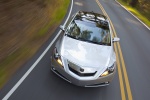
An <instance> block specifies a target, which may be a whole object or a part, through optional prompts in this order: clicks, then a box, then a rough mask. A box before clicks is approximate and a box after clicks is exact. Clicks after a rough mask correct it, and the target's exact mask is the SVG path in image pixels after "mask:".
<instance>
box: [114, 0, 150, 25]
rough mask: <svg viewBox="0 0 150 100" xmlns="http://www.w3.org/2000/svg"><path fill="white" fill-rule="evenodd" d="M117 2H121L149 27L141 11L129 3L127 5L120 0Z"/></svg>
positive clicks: (149, 22)
mask: <svg viewBox="0 0 150 100" xmlns="http://www.w3.org/2000/svg"><path fill="white" fill-rule="evenodd" d="M117 1H118V2H119V3H121V4H122V5H123V6H124V7H125V8H126V9H128V10H129V11H130V12H131V13H133V14H134V15H135V16H136V17H138V18H139V19H140V20H141V21H142V22H143V23H145V24H146V25H147V26H148V27H150V21H149V20H148V18H147V17H146V16H144V14H143V13H142V12H140V11H139V10H137V9H136V8H133V7H131V6H129V5H127V4H126V3H125V2H123V1H122V0H117Z"/></svg>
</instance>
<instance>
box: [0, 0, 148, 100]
mask: <svg viewBox="0 0 150 100" xmlns="http://www.w3.org/2000/svg"><path fill="white" fill-rule="evenodd" d="M70 8H72V9H71V16H72V15H73V14H74V13H75V12H77V11H79V10H84V11H94V12H98V13H103V14H105V15H108V16H109V18H110V19H111V21H112V29H113V28H114V35H115V36H118V37H119V38H121V40H120V43H116V44H115V50H116V54H117V55H118V63H117V64H118V72H117V73H116V75H115V77H114V80H113V81H112V82H111V83H110V85H109V86H106V87H98V88H84V87H78V86H75V85H72V84H70V83H67V82H66V81H64V80H62V79H61V78H59V77H58V76H56V75H55V74H54V73H52V72H51V70H50V55H51V54H52V50H53V48H54V44H55V42H54V43H53V42H52V41H53V39H54V38H55V37H56V35H57V36H58V33H60V32H59V28H58V29H57V30H56V31H55V32H54V34H53V35H52V37H50V38H49V40H48V41H47V42H46V43H45V44H44V45H43V46H42V47H41V49H40V50H39V51H38V52H37V54H36V55H35V56H34V57H33V58H32V59H30V60H29V61H28V62H27V63H26V64H25V65H24V66H23V67H22V68H21V69H20V70H18V72H17V73H16V74H15V75H14V76H13V77H12V79H10V81H9V82H8V83H7V84H6V85H5V86H4V88H3V89H1V90H0V100H1V99H4V100H5V99H6V98H8V99H9V100H132V99H133V100H149V98H150V95H149V94H150V85H149V83H150V78H149V76H150V72H149V71H150V67H149V66H150V53H149V52H150V45H149V39H150V31H149V30H148V29H147V28H146V27H145V26H144V25H143V24H141V23H140V22H139V21H138V20H137V19H135V18H134V17H133V16H132V15H131V14H129V13H128V12H127V11H126V10H125V9H123V8H122V7H121V6H120V5H119V4H118V3H116V2H115V1H114V0H74V1H73V6H71V5H70ZM69 11H70V9H69V10H68V14H67V15H66V18H65V19H64V21H63V23H64V22H65V20H66V19H67V17H68V15H69V14H70V13H69ZM105 11H106V13H105ZM59 36H61V33H60V35H59ZM49 44H52V45H51V47H50V49H48V51H47V52H45V53H46V54H44V55H43V57H42V56H41V54H42V53H43V52H44V51H45V49H46V48H47V47H48V46H49ZM120 47H121V48H120ZM122 55H123V56H122ZM39 57H41V60H40V59H38V58H39ZM37 59H38V63H35V62H36V61H37ZM33 64H34V65H33ZM31 66H35V67H33V70H32V71H31V70H30V71H31V73H29V75H27V77H26V78H25V77H22V76H23V75H24V74H25V73H26V72H27V71H29V68H31ZM26 74H28V73H26ZM20 79H21V80H20ZM22 79H24V80H22ZM19 80H20V81H19ZM18 81H19V82H20V84H19V82H18ZM17 82H18V83H17ZM16 83H17V84H19V85H16V86H15V84H16ZM14 86H15V87H14ZM10 90H11V91H10ZM4 97H5V98H4Z"/></svg>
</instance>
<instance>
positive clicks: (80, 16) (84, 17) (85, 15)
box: [75, 11, 109, 28]
mask: <svg viewBox="0 0 150 100" xmlns="http://www.w3.org/2000/svg"><path fill="white" fill-rule="evenodd" d="M75 20H81V21H91V22H96V23H98V24H99V25H102V26H104V27H107V28H109V22H108V20H107V17H106V16H105V15H102V14H98V13H94V12H93V11H92V12H86V11H79V12H77V14H76V16H75Z"/></svg>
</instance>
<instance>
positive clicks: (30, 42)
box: [0, 0, 70, 89]
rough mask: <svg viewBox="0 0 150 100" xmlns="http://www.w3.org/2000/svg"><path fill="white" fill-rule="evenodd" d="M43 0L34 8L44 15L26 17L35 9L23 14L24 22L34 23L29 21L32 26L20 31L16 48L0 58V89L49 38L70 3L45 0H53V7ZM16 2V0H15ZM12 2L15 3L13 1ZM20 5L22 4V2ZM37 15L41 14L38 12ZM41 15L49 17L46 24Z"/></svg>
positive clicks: (65, 0) (61, 0) (64, 0)
mask: <svg viewBox="0 0 150 100" xmlns="http://www.w3.org/2000/svg"><path fill="white" fill-rule="evenodd" d="M36 1H38V0H36ZM36 1H35V0H30V2H31V3H34V2H36ZM45 1H46V0H45ZM45 1H44V4H42V6H41V3H37V4H38V6H39V5H40V6H39V7H42V8H40V9H39V7H38V8H36V9H38V10H42V11H41V12H44V11H45V13H43V14H45V15H42V17H40V16H38V18H39V19H38V20H33V19H32V20H30V19H27V17H29V18H31V17H32V16H34V13H35V12H36V10H35V11H33V12H31V14H28V16H25V18H26V19H27V20H25V22H27V21H28V20H29V22H31V21H35V23H34V22H31V23H30V26H32V27H28V28H27V29H28V30H27V29H26V30H25V32H24V34H23V33H21V34H23V35H24V37H23V38H22V41H20V42H21V43H18V44H20V45H18V48H17V49H16V50H15V51H13V52H12V53H10V54H9V55H7V56H6V57H4V58H3V59H2V60H0V89H1V88H2V87H3V86H4V85H5V84H6V83H7V81H8V80H9V79H10V78H11V76H12V75H13V74H14V73H15V72H16V71H17V70H18V69H19V68H21V66H22V65H23V64H24V63H25V62H26V61H27V60H29V59H30V58H31V57H32V56H33V55H34V54H35V53H36V52H37V50H38V49H39V48H40V47H41V45H42V44H43V43H44V42H45V41H46V40H47V39H48V38H49V36H51V34H52V33H53V32H54V30H55V29H56V28H57V27H58V25H59V24H60V22H61V21H62V19H63V18H64V16H65V14H66V13H67V9H68V7H69V3H70V0H58V1H53V0H47V1H46V3H52V2H55V3H53V4H51V5H52V6H53V7H50V6H47V4H46V3H45ZM16 2H17V0H16ZM20 2H21V3H22V0H20ZM14 4H16V3H14ZM22 5H24V4H22ZM25 6H26V5H25ZM15 7H16V6H15ZM29 7H30V6H29ZM36 7H37V5H36ZM15 9H17V8H15ZM23 10H26V9H24V8H23ZM17 11H18V10H17ZM47 12H48V13H47ZM27 13H29V12H28V11H27ZM32 13H33V14H32ZM24 15H27V14H24ZM39 15H41V14H39ZM36 16H37V15H36ZM43 16H48V17H45V18H48V19H50V20H48V22H47V23H46V24H45V23H44V24H43V22H44V21H43V20H45V18H43ZM49 17H50V18H49ZM25 18H24V19H25ZM46 21H47V20H46ZM5 23H7V22H5ZM19 25H20V24H19ZM7 27H8V26H7ZM49 30H50V31H49ZM15 32H17V31H14V33H15ZM0 35H1V34H0ZM16 35H17V34H16ZM16 35H15V36H11V37H10V38H13V37H16ZM18 35H19V32H18ZM19 38H20V37H19ZM17 39H18V38H17ZM4 46H5V44H4ZM0 50H1V49H0Z"/></svg>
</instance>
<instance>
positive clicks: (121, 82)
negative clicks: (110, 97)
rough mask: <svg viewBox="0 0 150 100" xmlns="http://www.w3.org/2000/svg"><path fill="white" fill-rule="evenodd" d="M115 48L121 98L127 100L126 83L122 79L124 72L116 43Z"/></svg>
mask: <svg viewBox="0 0 150 100" xmlns="http://www.w3.org/2000/svg"><path fill="white" fill-rule="evenodd" d="M114 49H115V52H116V59H117V68H118V76H119V82H120V90H121V98H122V100H126V96H125V92H124V83H123V79H122V74H121V73H122V72H121V67H120V62H119V59H118V53H117V47H116V44H114Z"/></svg>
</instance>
